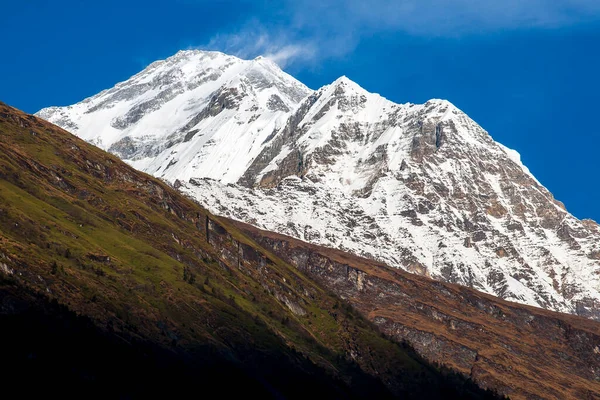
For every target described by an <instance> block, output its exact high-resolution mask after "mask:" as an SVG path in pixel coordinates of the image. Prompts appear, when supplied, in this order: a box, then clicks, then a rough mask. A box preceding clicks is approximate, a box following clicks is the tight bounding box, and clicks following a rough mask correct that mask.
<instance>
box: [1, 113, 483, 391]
mask: <svg viewBox="0 0 600 400" xmlns="http://www.w3.org/2000/svg"><path fill="white" fill-rule="evenodd" d="M0 133H1V134H0V321H1V322H2V329H3V338H7V340H2V341H0V350H1V352H2V354H3V365H4V367H5V368H4V369H3V389H4V390H5V391H8V392H14V391H16V390H18V391H19V393H22V394H23V395H33V394H35V395H44V396H52V395H58V396H60V397H61V398H64V397H71V396H76V397H78V398H80V397H81V396H82V395H85V396H86V397H102V398H106V397H110V398H114V397H126V398H131V397H142V396H147V395H151V396H157V395H159V394H160V395H168V396H173V395H183V394H184V393H189V391H190V390H194V391H196V392H197V393H198V394H199V395H206V396H207V397H215V396H217V395H219V396H226V397H227V396H233V395H240V394H243V395H246V396H248V395H250V396H261V398H262V397H273V398H282V397H283V398H306V396H310V395H314V394H315V393H319V395H323V396H327V397H333V398H345V397H349V398H364V397H383V398H385V397H406V396H408V397H413V398H447V397H450V398H452V397H456V398H485V397H488V396H489V393H484V392H482V391H481V390H479V389H478V388H477V387H475V386H474V385H472V384H470V383H469V381H467V380H466V379H464V378H461V377H460V376H458V375H454V374H452V373H448V372H447V371H442V370H440V369H438V368H435V367H433V366H431V365H429V364H428V363H427V362H425V361H423V360H422V359H421V358H420V357H419V356H417V354H415V353H414V352H413V351H412V350H411V349H410V348H409V347H407V346H400V345H397V344H394V343H393V342H392V341H390V340H387V339H385V338H383V337H382V336H381V335H380V334H379V333H378V332H377V330H376V329H375V328H374V327H373V326H372V325H370V324H369V323H368V322H367V321H366V320H365V319H363V318H362V317H361V316H360V315H358V314H357V313H355V312H353V310H352V309H351V308H349V307H343V308H340V307H339V299H338V298H336V297H335V296H334V295H333V294H331V293H330V292H328V291H327V290H324V289H323V288H321V287H320V286H319V285H318V284H316V283H315V282H313V281H311V280H310V279H308V278H307V277H306V276H305V275H304V274H303V273H301V272H299V271H298V270H297V269H296V268H295V267H293V266H291V265H289V264H288V263H286V262H285V261H282V260H281V259H279V258H278V257H276V256H275V255H273V254H272V253H271V252H269V251H267V250H265V249H264V248H262V247H261V246H260V245H258V244H257V243H256V242H255V241H253V240H252V239H250V238H249V237H248V236H245V235H244V234H243V233H241V232H240V231H239V230H238V229H237V228H235V227H234V226H232V225H231V224H228V223H226V222H221V221H219V220H218V219H216V218H215V217H212V216H211V215H210V214H208V213H207V212H206V211H205V210H204V209H202V208H201V207H199V206H198V205H197V204H195V203H194V202H192V201H191V200H188V199H186V198H184V197H182V196H181V195H180V194H178V192H176V191H175V190H173V189H171V188H170V187H168V186H167V185H165V184H164V183H162V182H160V181H159V180H157V179H155V178H152V177H150V176H147V175H145V174H143V173H140V172H138V171H136V170H134V169H133V168H131V167H129V166H127V165H125V164H124V163H122V162H121V161H120V160H118V159H117V158H116V157H114V156H111V155H109V154H108V153H105V152H103V151H102V150H100V149H97V148H95V147H93V146H90V145H88V144H87V143H85V142H83V141H81V140H79V139H77V138H76V137H74V136H72V135H70V134H69V133H67V132H66V131H63V130H61V129H59V128H57V127H55V126H53V125H51V124H49V123H47V122H45V121H42V120H40V119H37V118H35V117H33V116H28V115H26V114H23V113H21V112H19V111H17V110H14V109H12V108H10V107H7V106H5V105H3V104H0ZM171 367H172V368H171ZM65 379H66V381H65ZM32 382H35V384H32Z"/></svg>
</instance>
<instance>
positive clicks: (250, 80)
mask: <svg viewBox="0 0 600 400" xmlns="http://www.w3.org/2000/svg"><path fill="white" fill-rule="evenodd" d="M178 54H179V55H176V56H175V59H181V60H190V61H189V62H187V61H185V62H169V61H166V62H163V63H160V64H157V65H156V66H155V67H154V68H152V69H147V70H145V71H143V72H141V73H140V74H138V75H136V76H134V77H132V78H131V79H130V80H128V81H126V82H122V83H119V84H117V85H116V86H115V87H113V88H111V89H109V90H106V91H104V92H102V93H100V94H98V95H96V96H94V97H93V98H90V99H88V100H86V101H84V102H81V103H78V104H76V105H73V106H70V107H63V108H52V109H46V110H43V111H42V112H40V113H39V115H40V116H42V117H44V118H46V119H48V120H50V121H51V122H54V123H56V124H58V125H60V126H61V127H64V128H66V129H69V130H71V131H72V132H74V133H76V134H77V135H79V136H80V137H82V138H84V139H86V140H88V141H90V142H92V143H94V144H96V145H98V146H100V147H102V148H104V149H106V150H109V151H111V152H112V153H115V154H117V155H119V156H120V157H121V158H123V159H125V160H127V161H128V162H129V163H130V164H131V165H133V166H134V167H136V168H138V169H141V170H143V171H145V172H148V173H150V174H152V175H155V176H157V177H160V178H163V179H165V180H168V181H171V182H174V181H175V180H179V181H180V182H189V181H190V179H192V178H194V179H200V178H211V179H214V180H216V181H218V183H219V184H237V185H238V186H236V188H237V189H235V190H234V189H232V188H229V187H226V188H225V189H223V188H219V187H215V188H213V189H212V190H207V191H194V195H195V197H196V199H198V200H199V201H202V202H203V203H204V204H207V205H209V206H210V207H213V210H215V211H216V212H219V213H224V214H226V215H229V216H234V217H236V218H238V219H240V220H245V221H247V222H251V223H252V222H255V221H258V220H260V221H262V222H261V223H262V224H263V227H266V228H269V229H271V230H275V231H279V232H280V233H285V234H288V235H292V236H295V237H297V238H300V239H303V240H306V241H310V242H314V243H317V244H321V245H327V246H331V247H338V248H340V247H341V248H343V249H345V250H350V251H352V252H355V253H356V254H358V255H362V256H366V257H369V258H376V259H378V260H380V261H385V262H387V263H389V264H391V265H393V266H396V267H399V268H405V269H408V270H410V271H413V272H417V273H421V274H424V275H429V276H432V277H434V278H436V279H439V280H443V281H448V282H454V283H461V284H463V285H467V286H471V287H475V288H477V289H480V290H483V291H485V292H487V293H491V294H495V295H498V296H501V297H503V298H505V299H509V300H513V301H519V302H522V303H526V304H530V305H536V306H541V307H545V308H549V309H553V310H558V311H564V312H572V313H578V314H581V315H586V316H593V317H595V318H598V319H600V290H599V289H598V288H600V278H599V276H600V274H599V273H598V271H600V256H599V254H600V246H599V245H598V243H600V232H597V231H596V230H590V229H591V228H588V226H589V224H583V223H581V221H579V220H577V219H576V218H575V217H573V216H572V215H570V214H568V213H566V211H565V210H564V209H563V208H562V207H561V206H560V204H559V203H558V202H557V201H555V200H554V199H553V197H552V195H551V194H550V193H549V192H548V191H547V190H546V189H545V188H544V187H543V186H542V185H540V184H539V182H537V181H535V178H533V176H532V175H531V174H530V173H529V171H528V170H527V169H526V168H525V166H524V165H523V164H522V163H521V161H520V159H519V157H518V154H517V153H516V152H513V151H511V150H508V149H506V148H504V147H503V146H501V145H500V144H499V143H496V142H495V141H494V140H493V139H492V138H491V136H490V135H489V134H488V133H487V132H486V131H485V130H484V129H483V128H482V127H481V126H479V125H478V124H477V123H476V122H475V121H473V120H472V119H471V118H469V117H468V116H467V115H466V114H465V113H463V112H462V111H460V110H459V109H458V108H456V107H455V106H454V105H453V104H452V103H450V102H449V101H447V100H442V99H432V100H429V101H427V102H426V103H425V104H421V105H417V104H396V103H393V102H392V101H389V100H387V99H385V98H383V97H382V96H379V95H378V94H373V93H369V92H368V91H366V90H365V89H363V88H362V87H360V86H359V85H358V84H356V83H355V82H353V81H352V80H350V79H349V78H348V77H347V76H341V77H339V78H338V79H336V80H335V81H333V82H332V83H331V84H330V85H327V86H324V87H322V88H321V89H319V90H317V91H316V92H312V91H311V90H310V89H308V88H307V87H306V86H304V85H303V84H302V83H300V82H299V81H297V80H296V79H294V78H293V77H291V76H290V75H288V74H286V73H285V72H283V71H282V70H281V69H280V68H279V67H278V66H277V65H276V64H275V63H273V62H272V61H270V60H268V59H267V58H264V57H259V58H256V59H254V60H240V59H239V58H237V57H233V56H227V55H224V54H223V53H218V52H204V51H198V50H188V51H183V52H180V53H178ZM292 176H295V177H298V178H300V179H294V180H289V179H288V180H286V178H288V177H292ZM215 185H216V184H215ZM273 187H278V188H281V191H279V192H276V193H275V192H269V191H268V190H269V188H273ZM250 188H257V190H256V191H255V192H252V191H250V192H244V191H243V190H246V189H248V190H250ZM236 190H239V191H242V192H239V191H238V192H236ZM263 190H264V191H263ZM219 191H224V194H223V196H221V197H219V196H220V195H219ZM240 193H241V194H240ZM215 202H217V203H215ZM290 210H293V212H290Z"/></svg>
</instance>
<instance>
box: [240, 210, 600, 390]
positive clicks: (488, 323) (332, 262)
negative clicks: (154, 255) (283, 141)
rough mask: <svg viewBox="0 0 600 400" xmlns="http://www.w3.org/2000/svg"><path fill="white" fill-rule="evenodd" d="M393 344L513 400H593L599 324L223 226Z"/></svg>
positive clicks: (597, 386)
mask: <svg viewBox="0 0 600 400" xmlns="http://www.w3.org/2000/svg"><path fill="white" fill-rule="evenodd" d="M230 223H231V224H233V225H235V226H237V227H238V228H240V229H241V230H243V231H245V232H246V233H247V234H249V235H250V236H252V237H253V238H255V240H256V241H257V242H258V243H260V244H261V245H263V246H265V247H267V248H270V249H271V250H272V251H273V252H274V253H276V254H278V255H280V256H281V257H282V258H283V259H284V260H285V261H287V262H289V263H291V264H293V265H295V266H296V267H297V268H298V270H300V271H302V272H304V273H305V274H306V275H307V276H309V277H312V278H314V279H315V280H317V281H318V282H320V283H321V284H322V286H324V287H326V288H328V289H330V290H331V291H333V292H334V293H336V294H337V295H339V296H340V297H342V298H344V299H347V300H348V301H349V303H350V304H352V306H354V307H355V308H357V309H358V310H359V311H360V312H361V313H362V314H363V315H364V316H366V317H367V318H368V319H369V320H370V321H372V322H374V323H375V324H376V325H377V326H379V328H380V329H381V330H382V331H383V332H384V333H385V334H386V335H387V336H388V337H391V338H393V339H395V340H397V341H403V340H405V341H407V342H409V343H410V344H411V345H412V346H414V348H415V349H416V350H417V351H418V352H419V353H420V354H421V355H423V356H424V357H426V358H427V359H428V360H430V361H432V362H438V363H441V364H445V365H448V366H450V367H452V368H454V369H455V370H458V371H461V373H463V374H465V375H466V376H469V377H471V378H472V379H473V380H474V381H475V382H477V383H478V384H480V385H481V386H482V387H486V388H493V389H495V390H497V391H498V392H499V393H502V394H505V395H509V396H510V397H511V398H515V399H521V398H522V399H596V398H600V323H598V322H595V321H592V320H588V319H585V318H581V317H577V316H572V315H567V314H560V313H556V312H551V311H547V310H543V309H539V308H535V307H529V306H524V305H520V304H516V303H510V302H507V301H504V300H501V299H498V298H496V297H493V296H490V295H487V294H483V293H481V292H478V291H476V290H473V289H469V288H466V287H463V286H458V285H452V284H447V283H441V282H437V281H433V280H431V279H428V278H425V277H421V276H417V275H413V274H409V273H406V272H404V271H401V270H398V269H394V268H390V267H387V266H385V265H383V264H380V263H377V262H375V261H372V260H367V259H363V258H360V257H355V256H352V255H349V254H347V253H343V252H341V251H337V250H332V249H326V248H323V247H319V246H314V245H311V244H307V243H305V242H302V241H299V240H296V239H293V238H290V237H287V236H283V235H279V234H275V233H272V232H266V231H262V230H259V229H257V228H255V227H252V226H250V225H246V224H243V223H240V222H235V221H230Z"/></svg>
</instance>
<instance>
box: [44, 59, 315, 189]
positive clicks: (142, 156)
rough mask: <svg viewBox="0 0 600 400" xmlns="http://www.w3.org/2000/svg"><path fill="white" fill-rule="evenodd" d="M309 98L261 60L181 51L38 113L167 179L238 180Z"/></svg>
mask: <svg viewBox="0 0 600 400" xmlns="http://www.w3.org/2000/svg"><path fill="white" fill-rule="evenodd" d="M309 93H310V90H309V89H308V88H307V87H306V86H304V85H303V84H302V83H300V82H298V81H297V80H295V79H294V78H292V77H291V76H289V75H288V74H286V73H284V72H283V71H281V69H279V67H278V66H277V65H276V64H274V63H273V62H271V61H269V60H267V59H265V58H262V57H258V58H256V59H254V60H250V61H247V60H241V59H239V58H237V57H232V56H228V55H225V54H222V53H219V52H201V51H180V52H179V53H177V54H176V55H175V56H173V57H171V58H168V59H167V60H164V61H157V62H154V63H152V64H151V65H150V66H149V67H148V68H146V69H145V70H143V71H142V72H140V73H139V74H137V75H135V76H133V77H132V78H131V79H129V80H127V81H126V82H122V83H119V84H117V85H116V86H115V87H114V88H112V89H110V90H105V91H103V92H101V93H99V94H98V95H96V96H93V97H90V98H88V99H86V100H84V101H82V102H81V103H78V104H75V105H73V106H70V107H50V108H46V109H44V110H42V111H40V112H39V113H38V114H37V115H38V116H40V117H42V118H44V119H47V120H49V121H50V122H53V123H55V124H56V125H59V126H61V127H63V128H65V129H67V130H69V131H71V132H73V133H75V134H77V135H78V136H80V137H81V138H83V139H85V140H87V141H89V142H90V143H93V144H95V145H97V146H99V147H101V148H103V149H104V150H108V151H110V152H112V153H115V154H117V155H118V156H119V157H121V158H123V159H124V160H127V161H128V162H129V163H130V164H132V165H133V166H134V167H136V168H138V169H141V170H143V171H146V172H148V173H151V174H153V175H156V176H159V177H161V178H164V179H166V180H174V179H177V178H178V179H185V180H187V179H189V178H192V177H199V176H203V177H204V176H206V177H211V178H214V179H219V180H221V181H223V182H235V181H237V179H238V178H239V176H241V174H243V173H244V171H245V168H247V165H248V164H249V163H250V162H251V161H252V160H253V159H254V158H255V157H256V155H257V154H258V153H259V152H260V151H261V150H262V143H263V142H264V141H265V140H266V138H267V137H268V136H269V135H270V134H271V133H272V132H273V131H274V130H276V129H279V128H280V126H282V125H283V124H284V123H285V121H286V118H287V115H288V113H289V112H290V111H291V110H292V109H294V108H295V107H296V105H297V104H298V102H299V101H300V100H302V99H303V98H304V97H305V96H306V95H308V94H309Z"/></svg>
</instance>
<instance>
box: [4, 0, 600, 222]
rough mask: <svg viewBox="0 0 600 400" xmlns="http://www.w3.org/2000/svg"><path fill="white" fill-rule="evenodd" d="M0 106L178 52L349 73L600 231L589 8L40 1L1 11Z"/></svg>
mask: <svg viewBox="0 0 600 400" xmlns="http://www.w3.org/2000/svg"><path fill="white" fill-rule="evenodd" d="M2 8H3V9H2V14H3V17H4V18H3V19H2V24H0V37H2V38H3V40H2V50H1V51H2V56H1V58H0V100H1V101H4V102H6V103H8V104H11V105H13V106H15V107H18V108H21V109H23V110H25V111H27V112H35V111H37V110H38V109H40V108H42V107H45V106H50V105H68V104H72V103H75V102H77V101H80V100H82V99H83V98H85V97H87V96H90V95H93V94H95V93H97V92H99V91H100V90H103V89H106V88H108V87H111V86H113V85H114V84H115V83H116V82H119V81H122V80H124V79H127V78H128V77H129V76H131V75H133V74H134V73H136V72H138V71H139V70H141V69H142V68H144V67H145V66H146V65H148V64H149V63H150V62H152V61H154V60H157V59H162V58H165V57H168V56H170V55H172V54H174V53H175V52H177V50H180V49H189V48H208V49H216V50H221V51H224V52H228V53H231V54H236V55H239V56H241V57H245V58H251V57H255V56H257V55H260V54H263V55H268V56H269V57H271V58H273V59H274V60H276V61H277V62H278V63H279V64H280V65H282V66H283V67H284V69H285V70H286V71H288V72H289V73H291V74H292V75H294V76H296V77H297V78H298V79H300V80H301V81H303V82H304V83H305V84H307V85H308V86H310V87H312V88H317V87H319V86H322V85H324V84H327V83H330V82H331V81H333V80H334V79H336V78H337V77H338V76H340V75H346V76H348V77H349V78H350V79H352V80H354V81H356V82H357V83H359V84H360V85H361V86H363V87H364V88H366V89H367V90H369V91H372V92H377V93H380V94H382V95H383V96H385V97H387V98H389V99H391V100H393V101H396V102H407V101H410V102H424V101H426V100H427V99H430V98H445V99H448V100H450V101H451V102H453V103H454V104H455V105H456V106H458V107H459V108H461V109H462V110H464V111H465V112H467V113H468V114H469V115H470V116H471V117H472V118H473V119H475V120H476V121H477V122H478V123H480V124H481V125H482V126H483V127H484V128H485V129H486V130H488V131H489V132H490V134H491V135H492V136H493V137H494V138H495V139H496V140H498V141H499V142H501V143H503V144H505V145H507V146H508V147H511V148H514V149H516V150H518V151H519V152H520V153H521V156H522V159H523V161H524V163H525V164H526V165H527V166H528V167H529V168H530V170H531V171H532V172H533V173H534V175H536V177H537V178H538V179H539V180H540V181H541V182H542V183H543V184H544V185H545V186H546V187H548V188H549V189H550V191H551V192H553V193H554V195H555V196H556V198H558V199H559V200H561V201H563V202H564V203H565V204H566V206H567V208H568V209H569V211H571V212H572V213H574V214H575V215H576V216H577V217H580V218H593V219H595V220H597V221H600V184H599V183H600V182H599V181H600V179H599V174H600V157H598V156H597V153H598V149H599V148H600V123H598V122H597V117H598V116H600V104H599V102H598V100H597V98H598V96H599V95H600V1H598V0H503V1H501V2H500V1H492V0H395V1H391V0H370V1H357V0H348V1H328V2H324V1H316V0H296V1H291V0H290V1H288V0H283V1H279V2H275V1H267V0H254V1H250V0H248V1H245V0H241V1H226V0H213V1H200V0H174V1H152V0H146V1H143V2H142V1H128V0H120V1H115V0H105V1H103V2H87V1H74V0H65V1H60V0H56V1H41V0H25V1H18V2H9V3H8V4H3V6H2Z"/></svg>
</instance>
